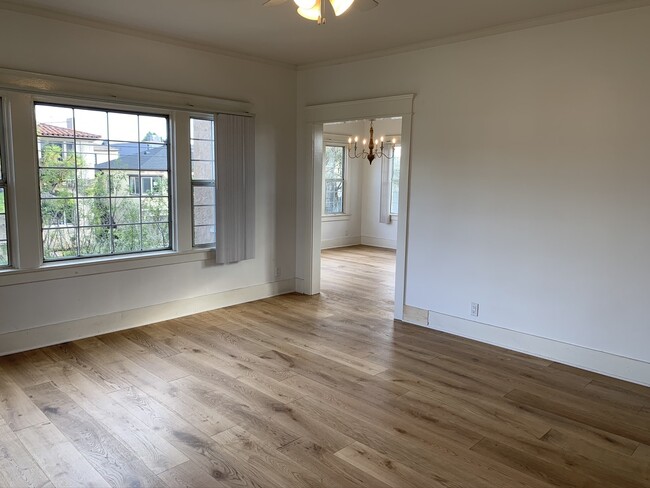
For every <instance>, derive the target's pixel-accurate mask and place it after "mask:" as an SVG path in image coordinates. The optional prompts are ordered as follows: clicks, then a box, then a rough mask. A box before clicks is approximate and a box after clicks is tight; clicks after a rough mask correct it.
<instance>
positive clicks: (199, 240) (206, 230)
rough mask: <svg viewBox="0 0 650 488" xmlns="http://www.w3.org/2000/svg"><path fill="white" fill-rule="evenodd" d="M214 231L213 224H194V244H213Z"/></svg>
mask: <svg viewBox="0 0 650 488" xmlns="http://www.w3.org/2000/svg"><path fill="white" fill-rule="evenodd" d="M214 242H215V232H214V225H196V226H194V245H195V246H201V245H207V244H214Z"/></svg>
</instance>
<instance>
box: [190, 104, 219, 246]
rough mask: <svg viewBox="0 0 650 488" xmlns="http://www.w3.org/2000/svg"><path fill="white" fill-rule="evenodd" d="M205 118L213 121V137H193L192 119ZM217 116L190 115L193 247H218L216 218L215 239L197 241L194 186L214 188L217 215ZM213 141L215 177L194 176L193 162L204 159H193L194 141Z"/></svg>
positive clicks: (213, 171) (213, 170)
mask: <svg viewBox="0 0 650 488" xmlns="http://www.w3.org/2000/svg"><path fill="white" fill-rule="evenodd" d="M194 119H196V120H204V121H208V122H211V123H212V139H199V138H192V120H194ZM216 119H217V118H216V116H214V115H212V114H190V116H189V127H188V129H189V132H188V141H189V144H190V154H189V156H190V157H189V162H190V164H189V170H190V204H191V205H190V207H191V212H192V248H193V249H215V248H216V247H217V227H216V220H215V221H214V222H213V224H212V225H213V229H214V241H212V242H206V243H199V244H197V243H196V242H195V233H194V229H195V228H196V227H197V224H196V223H195V216H194V207H195V204H194V188H213V189H214V199H215V200H214V205H213V207H214V209H215V215H216V206H217V167H216V161H217V135H216V134H217V120H216ZM195 140H196V141H211V142H212V176H213V179H211V180H203V179H195V178H194V177H193V176H192V163H193V162H194V161H204V160H202V159H197V160H195V159H193V158H192V141H195ZM199 227H208V226H206V225H203V224H200V225H199Z"/></svg>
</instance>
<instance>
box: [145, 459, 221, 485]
mask: <svg viewBox="0 0 650 488" xmlns="http://www.w3.org/2000/svg"><path fill="white" fill-rule="evenodd" d="M158 477H159V478H160V479H162V480H163V481H164V482H165V483H167V486H169V488H199V487H200V488H220V487H222V486H223V484H222V483H220V482H218V481H217V480H216V479H214V478H213V477H212V476H210V475H209V474H208V473H207V472H205V471H204V470H202V469H201V467H200V466H198V465H197V464H196V463H194V462H192V461H188V462H186V463H183V464H180V465H178V466H175V467H173V468H171V469H170V470H168V471H165V472H164V473H160V474H159V475H158Z"/></svg>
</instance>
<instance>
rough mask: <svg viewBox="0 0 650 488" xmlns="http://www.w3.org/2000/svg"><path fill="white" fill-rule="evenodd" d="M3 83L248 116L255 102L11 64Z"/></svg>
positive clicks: (0, 78)
mask: <svg viewBox="0 0 650 488" xmlns="http://www.w3.org/2000/svg"><path fill="white" fill-rule="evenodd" d="M0 87H2V88H4V89H7V90H11V91H17V92H21V93H29V94H32V95H46V96H55V97H64V98H68V99H72V100H74V103H79V102H80V101H83V100H87V101H91V102H108V103H112V104H128V105H130V106H135V107H150V108H154V109H167V110H185V111H188V112H193V111H195V112H196V111H198V112H206V113H213V112H219V113H232V114H235V115H244V116H250V115H251V111H252V105H251V104H250V103H249V102H247V101H242V100H226V99H220V98H214V97H206V96H203V95H194V94H190V93H181V92H171V91H165V90H153V89H150V88H142V87H139V86H129V85H118V84H115V83H104V82H101V81H92V80H84V79H79V78H69V77H64V76H55V75H48V74H45V73H34V72H31V71H19V70H13V69H7V68H0Z"/></svg>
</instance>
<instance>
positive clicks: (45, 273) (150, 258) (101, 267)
mask: <svg viewBox="0 0 650 488" xmlns="http://www.w3.org/2000/svg"><path fill="white" fill-rule="evenodd" d="M213 252H214V250H213V249H191V250H188V251H183V252H176V251H160V252H153V253H148V254H146V255H143V254H140V255H131V256H116V257H112V256H109V257H101V258H94V259H93V258H91V259H84V260H83V262H80V261H60V262H50V263H45V264H43V265H41V267H40V268H37V269H13V268H8V269H2V270H0V287H3V286H11V285H20V284H25V283H36V282H40V281H51V280H60V279H66V278H75V277H78V276H89V275H96V274H104V273H115V272H120V271H129V270H134V269H144V268H153V267H157V266H169V265H173V264H182V263H189V262H194V261H206V260H207V259H209V258H210V255H211V254H212V253H213Z"/></svg>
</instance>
